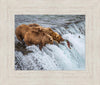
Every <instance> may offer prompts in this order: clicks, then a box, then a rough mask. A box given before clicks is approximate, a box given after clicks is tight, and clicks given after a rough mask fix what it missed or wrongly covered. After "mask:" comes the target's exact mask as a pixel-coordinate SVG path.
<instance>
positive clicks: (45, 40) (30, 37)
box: [24, 31, 53, 50]
mask: <svg viewBox="0 0 100 85" xmlns="http://www.w3.org/2000/svg"><path fill="white" fill-rule="evenodd" d="M24 41H25V44H26V45H28V46H30V45H32V44H35V45H39V48H40V50H41V49H42V47H43V46H45V45H46V44H53V39H52V37H51V36H50V35H48V34H47V33H44V32H35V31H29V32H26V34H25V36H24Z"/></svg>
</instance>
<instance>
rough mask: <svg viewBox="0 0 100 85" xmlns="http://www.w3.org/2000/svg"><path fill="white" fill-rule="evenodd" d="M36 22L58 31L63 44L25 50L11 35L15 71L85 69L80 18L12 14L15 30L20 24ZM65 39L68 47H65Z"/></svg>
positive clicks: (83, 34) (82, 24)
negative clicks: (13, 15)
mask: <svg viewBox="0 0 100 85" xmlns="http://www.w3.org/2000/svg"><path fill="white" fill-rule="evenodd" d="M31 23H37V24H39V25H41V26H43V27H50V28H52V29H53V31H55V32H58V33H59V34H61V36H62V37H63V38H64V40H65V41H63V42H61V43H60V44H57V43H54V44H52V45H50V44H47V45H46V46H44V47H43V49H42V50H41V51H40V50H39V48H38V46H36V45H32V46H27V47H26V48H25V47H24V46H23V45H22V44H21V43H20V42H19V41H18V40H17V38H16V36H15V69H16V70H85V16H84V15H16V16H15V29H16V27H17V26H19V25H21V24H31ZM66 40H68V41H69V42H70V44H71V49H70V48H69V47H68V45H67V42H66Z"/></svg>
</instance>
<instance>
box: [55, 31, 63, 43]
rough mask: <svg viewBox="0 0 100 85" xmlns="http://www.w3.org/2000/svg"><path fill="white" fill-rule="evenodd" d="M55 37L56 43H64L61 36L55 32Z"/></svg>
mask: <svg viewBox="0 0 100 85" xmlns="http://www.w3.org/2000/svg"><path fill="white" fill-rule="evenodd" d="M55 34H56V35H55V37H56V41H58V43H60V42H61V41H64V39H63V38H62V37H61V35H59V34H58V33H57V32H55Z"/></svg>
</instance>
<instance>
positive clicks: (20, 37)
mask: <svg viewBox="0 0 100 85" xmlns="http://www.w3.org/2000/svg"><path fill="white" fill-rule="evenodd" d="M29 30H30V28H29V26H27V25H25V24H22V25H19V26H18V27H17V28H16V30H15V34H16V37H17V39H18V40H19V41H21V42H22V41H23V39H24V35H25V33H26V32H28V31H29Z"/></svg>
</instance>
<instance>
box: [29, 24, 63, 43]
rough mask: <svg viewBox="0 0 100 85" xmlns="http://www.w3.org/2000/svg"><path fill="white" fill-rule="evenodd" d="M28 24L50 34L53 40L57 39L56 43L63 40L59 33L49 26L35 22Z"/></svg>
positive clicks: (36, 29)
mask: <svg viewBox="0 0 100 85" xmlns="http://www.w3.org/2000/svg"><path fill="white" fill-rule="evenodd" d="M28 26H30V27H31V28H32V29H34V30H35V31H43V32H45V33H48V34H49V35H50V36H52V38H53V40H55V41H57V42H58V43H60V42H61V41H64V39H63V38H62V37H61V35H59V34H58V33H57V32H54V31H53V30H52V29H51V28H44V27H42V26H40V25H38V24H35V23H33V24H29V25H28Z"/></svg>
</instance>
